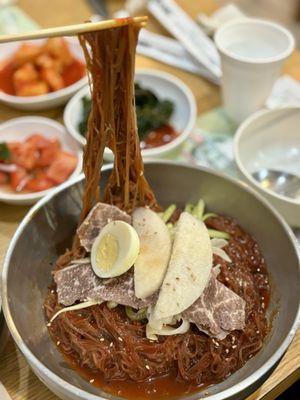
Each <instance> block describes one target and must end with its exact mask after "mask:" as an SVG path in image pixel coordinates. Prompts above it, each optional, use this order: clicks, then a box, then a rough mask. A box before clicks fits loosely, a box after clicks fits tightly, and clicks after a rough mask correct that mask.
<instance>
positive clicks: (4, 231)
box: [0, 0, 300, 400]
mask: <svg viewBox="0 0 300 400" xmlns="http://www.w3.org/2000/svg"><path fill="white" fill-rule="evenodd" d="M178 2H179V3H180V4H181V5H182V7H184V8H185V9H186V11H187V12H188V13H190V14H191V15H192V16H194V15H196V14H197V13H198V12H200V11H202V12H207V13H211V12H213V11H214V10H215V9H216V8H217V6H216V5H215V4H214V3H213V1H212V0H197V1H189V2H187V1H184V0H178ZM108 3H109V5H110V7H111V10H110V11H113V10H114V9H117V8H120V7H121V4H122V0H110V1H109V2H108ZM18 4H19V5H20V6H21V7H22V8H23V9H24V10H25V11H26V12H27V13H28V14H29V15H31V16H32V17H33V18H34V19H35V20H36V21H37V22H38V23H39V24H40V25H41V26H43V27H50V26H58V25H64V24H71V23H79V22H82V21H84V20H86V19H88V18H89V16H90V15H91V14H92V13H93V11H92V10H91V9H90V8H89V5H88V3H87V2H85V1H84V0H76V2H75V1H74V0H51V7H50V6H49V4H50V3H49V1H48V0H35V1H34V2H33V1H32V0H19V2H18ZM149 27H150V28H151V29H152V30H154V31H156V32H162V33H163V32H164V31H163V29H162V28H161V27H160V26H159V25H158V23H156V21H153V20H152V19H150V21H149ZM137 67H150V68H158V69H162V70H165V71H168V72H171V73H173V74H175V75H177V76H178V77H179V78H181V79H182V80H183V81H184V82H185V83H186V84H187V85H188V86H189V87H190V88H191V89H192V91H193V93H194V95H195V97H196V100H197V105H198V112H199V113H201V112H204V111H207V110H209V109H211V108H213V107H215V106H217V105H218V104H219V103H220V94H219V89H218V88H217V87H216V86H214V85H213V84H211V83H209V82H207V81H205V80H204V79H202V78H200V77H198V76H194V75H192V74H188V73H186V72H183V71H180V70H177V69H175V68H172V67H169V66H166V65H164V64H161V63H159V62H156V61H153V60H150V59H147V58H145V57H140V56H138V57H137ZM284 68H285V72H287V73H289V74H290V75H292V76H293V77H295V78H296V79H298V80H299V81H300V52H298V51H297V52H295V53H294V54H293V55H292V56H291V57H290V59H289V60H288V61H287V63H286V65H285V67H284ZM62 110H63V109H62V108H55V109H52V110H47V111H43V112H39V113H38V114H39V115H44V116H47V117H50V118H54V119H57V120H61V118H62ZM20 115H26V113H25V112H20V111H16V110H13V109H10V108H8V107H5V106H3V105H0V122H3V121H5V120H7V119H10V118H14V117H17V116H20ZM27 211H28V207H16V206H10V205H5V204H1V203H0V265H1V266H2V262H3V258H4V255H5V251H6V248H7V246H8V243H9V241H10V239H11V237H12V235H13V233H14V231H15V230H16V228H17V226H18V224H19V222H20V221H21V219H22V218H23V216H24V215H25V213H26V212H27ZM299 378H300V331H299V332H298V334H297V336H296V337H295V339H294V341H293V343H292V344H291V346H290V348H289V349H288V351H287V353H286V355H285V356H284V358H283V359H282V360H281V362H280V364H279V365H278V367H277V368H276V370H275V371H274V372H273V374H272V375H271V376H270V377H269V379H268V380H267V381H266V382H265V383H264V384H263V385H262V386H261V387H260V389H258V390H257V391H256V392H255V393H253V394H252V395H251V396H250V397H248V398H247V400H259V399H264V400H269V399H275V398H276V396H278V395H279V394H280V393H281V392H283V391H284V390H286V389H287V388H288V387H289V386H290V385H291V384H292V383H293V382H295V381H296V380H297V379H299ZM0 381H2V383H3V384H4V385H5V387H6V388H7V390H8V392H9V394H10V395H11V397H12V399H13V400H58V398H57V397H56V396H55V395H53V394H52V393H51V392H50V391H49V390H48V389H47V388H46V387H45V386H44V385H43V384H42V383H41V382H40V381H39V380H38V379H37V378H36V377H35V375H34V374H33V372H32V371H31V369H30V368H29V366H28V365H27V363H26V361H25V359H24V358H23V356H22V355H21V353H20V351H19V350H18V349H17V347H16V346H15V344H14V343H13V341H12V339H10V340H9V342H8V344H7V346H6V348H5V350H4V353H3V354H2V355H1V359H0Z"/></svg>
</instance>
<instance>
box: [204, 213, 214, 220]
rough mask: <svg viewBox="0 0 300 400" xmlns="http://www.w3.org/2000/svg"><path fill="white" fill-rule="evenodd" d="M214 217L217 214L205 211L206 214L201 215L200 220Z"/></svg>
mask: <svg viewBox="0 0 300 400" xmlns="http://www.w3.org/2000/svg"><path fill="white" fill-rule="evenodd" d="M214 217H217V214H215V213H206V214H204V215H203V217H202V221H205V220H207V219H208V218H214Z"/></svg>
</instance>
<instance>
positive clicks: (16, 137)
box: [0, 117, 82, 205]
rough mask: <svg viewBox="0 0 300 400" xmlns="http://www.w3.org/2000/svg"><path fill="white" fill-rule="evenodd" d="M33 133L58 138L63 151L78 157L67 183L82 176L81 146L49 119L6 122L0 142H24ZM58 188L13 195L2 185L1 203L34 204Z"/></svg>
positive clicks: (0, 130) (59, 125) (25, 118)
mask: <svg viewBox="0 0 300 400" xmlns="http://www.w3.org/2000/svg"><path fill="white" fill-rule="evenodd" d="M33 133H41V134H42V135H43V136H45V137H48V138H50V137H57V138H58V139H59V141H60V143H61V146H62V149H63V150H65V151H68V152H70V153H73V154H75V155H76V156H77V158H78V162H77V166H76V168H75V170H74V171H73V173H72V174H71V175H70V177H69V178H68V179H67V181H69V180H72V178H75V177H76V176H77V175H79V174H80V172H81V167H82V151H81V148H80V146H78V143H77V142H76V140H74V139H73V138H72V137H71V136H70V135H69V134H68V132H67V131H66V130H65V128H64V127H63V126H62V125H61V124H59V123H58V122H56V121H53V120H51V119H49V118H44V117H21V118H14V119H11V120H10V121H7V122H4V123H3V124H1V125H0V142H3V141H7V142H10V141H23V140H25V139H26V138H27V137H28V136H30V135H32V134H33ZM56 188H57V186H55V187H53V188H51V189H47V190H43V191H41V192H34V193H11V192H8V191H6V190H5V189H4V188H1V185H0V201H3V202H5V203H10V204H19V205H25V204H33V203H35V202H36V201H37V200H40V199H41V198H42V197H43V196H45V195H46V194H48V193H50V192H51V191H52V190H53V189H56Z"/></svg>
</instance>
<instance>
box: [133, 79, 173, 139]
mask: <svg viewBox="0 0 300 400" xmlns="http://www.w3.org/2000/svg"><path fill="white" fill-rule="evenodd" d="M135 104H136V115H137V124H138V132H139V137H140V139H142V138H143V137H144V136H145V135H147V133H149V132H150V131H152V130H154V129H157V128H159V127H161V126H163V125H166V124H168V122H169V120H170V118H171V115H172V113H173V111H174V105H173V103H172V102H171V101H169V100H159V99H158V98H157V97H156V96H155V94H154V93H153V92H151V90H148V89H143V88H141V87H140V86H139V85H138V84H135Z"/></svg>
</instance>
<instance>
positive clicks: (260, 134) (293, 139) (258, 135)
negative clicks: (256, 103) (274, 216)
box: [234, 107, 300, 227]
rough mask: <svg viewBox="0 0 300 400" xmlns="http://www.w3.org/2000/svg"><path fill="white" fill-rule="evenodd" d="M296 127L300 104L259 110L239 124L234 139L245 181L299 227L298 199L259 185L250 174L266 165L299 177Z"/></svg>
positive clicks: (299, 137) (299, 138)
mask: <svg viewBox="0 0 300 400" xmlns="http://www.w3.org/2000/svg"><path fill="white" fill-rule="evenodd" d="M299 126H300V107H284V108H280V109H276V110H262V111H258V112H257V113H255V114H253V115H252V116H251V117H249V118H247V119H246V121H245V122H243V123H242V124H241V125H240V127H239V128H238V130H237V133H236V136H235V139H234V156H235V161H236V164H237V166H238V169H239V171H240V173H241V174H242V176H243V178H244V179H245V181H246V182H247V183H249V184H250V185H251V186H252V187H253V188H254V189H256V190H258V191H259V192H260V193H261V194H262V195H263V196H264V197H265V198H266V199H267V200H269V201H270V203H271V204H272V205H273V206H274V207H275V208H276V209H277V210H278V211H279V212H280V213H281V214H282V215H283V217H284V218H285V219H286V221H287V222H288V223H289V224H290V225H292V226H294V227H300V200H298V199H292V198H290V197H286V196H283V195H281V194H278V193H276V192H275V191H273V190H270V189H267V188H264V187H262V186H261V185H260V183H259V182H258V181H257V180H256V179H255V178H254V177H253V176H252V174H253V173H254V172H256V171H258V170H260V169H262V168H267V169H271V170H277V171H283V172H289V173H292V174H294V175H298V176H300V172H299V171H300V135H299ZM299 189H300V188H299Z"/></svg>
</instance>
